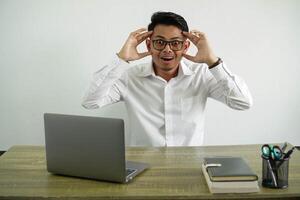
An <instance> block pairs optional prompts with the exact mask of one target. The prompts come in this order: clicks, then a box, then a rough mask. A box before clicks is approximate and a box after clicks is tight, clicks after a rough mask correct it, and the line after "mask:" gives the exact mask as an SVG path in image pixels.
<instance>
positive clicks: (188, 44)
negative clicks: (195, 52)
mask: <svg viewBox="0 0 300 200" xmlns="http://www.w3.org/2000/svg"><path fill="white" fill-rule="evenodd" d="M190 45H191V42H190V41H189V40H186V41H185V42H184V44H183V53H186V52H187V51H188V49H189V47H190Z"/></svg>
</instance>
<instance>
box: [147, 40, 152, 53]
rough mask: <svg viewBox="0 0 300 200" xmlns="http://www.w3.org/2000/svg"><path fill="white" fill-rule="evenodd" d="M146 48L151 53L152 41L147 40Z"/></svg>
mask: <svg viewBox="0 0 300 200" xmlns="http://www.w3.org/2000/svg"><path fill="white" fill-rule="evenodd" d="M146 46H147V49H148V51H150V50H151V41H150V39H146Z"/></svg>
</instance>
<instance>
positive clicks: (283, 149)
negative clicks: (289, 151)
mask: <svg viewBox="0 0 300 200" xmlns="http://www.w3.org/2000/svg"><path fill="white" fill-rule="evenodd" d="M286 147H287V142H285V143H283V146H282V147H281V151H282V153H284V151H285V149H286Z"/></svg>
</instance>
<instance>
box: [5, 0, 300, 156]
mask: <svg viewBox="0 0 300 200" xmlns="http://www.w3.org/2000/svg"><path fill="white" fill-rule="evenodd" d="M159 10H161V11H173V12H177V13H178V14H181V15H182V16H184V17H185V19H186V20H187V21H188V23H189V26H190V28H191V29H198V30H200V31H203V32H205V33H206V34H207V36H208V38H209V41H210V43H211V45H212V47H213V49H214V51H215V53H216V54H217V55H218V56H220V57H222V58H223V60H224V61H225V62H226V63H227V65H228V67H229V68H230V70H231V71H232V72H234V73H235V74H238V75H239V76H241V77H242V78H244V79H245V81H246V83H247V84H248V86H249V88H250V91H251V92H252V95H253V98H254V105H253V107H252V108H251V109H250V110H248V111H235V110H231V109H230V108H228V107H226V106H224V105H223V104H221V103H219V102H216V101H214V100H209V101H208V104H207V109H206V129H205V131H206V134H205V145H219V144H253V143H266V142H283V141H288V142H291V143H292V144H300V133H299V131H300V120H299V118H300V107H299V105H298V104H299V102H300V89H299V85H300V84H299V83H300V72H299V70H298V69H299V63H300V56H299V52H300V39H299V36H300V26H299V19H300V12H299V10H300V1H297V0H295V1H291V0H282V1H276V0H274V1H271V0H269V1H264V0H259V1H255V0H249V1H246V0H245V1H239V0H235V1H233V0H228V1H225V0H224V1H216V0H207V1H203V0H202V1H201V0H197V1H196V0H184V1H183V0H165V1H161V0H157V1H156V0H151V1H141V0H131V1H129V0H126V1H125V0H120V1H116V0H110V1H103V0H101V1H100V0H99V1H96V0H93V1H92V0H23V1H22V0H0V150H6V149H8V148H9V147H10V146H12V145H16V144H38V145H44V130H43V128H44V126H43V113H45V112H55V113H65V114H76V115H92V116H109V117H119V118H124V119H125V121H127V114H126V109H125V107H124V105H123V103H118V104H116V105H112V106H108V107H105V108H103V109H100V110H93V111H90V110H85V109H84V108H82V107H81V99H82V96H83V95H84V93H85V90H86V89H87V87H88V85H89V82H90V79H91V76H92V73H93V72H94V71H96V70H97V69H98V68H99V67H101V66H103V65H104V64H106V63H107V62H109V61H110V58H111V57H112V56H113V55H114V54H115V53H116V52H118V51H119V49H120V48H121V46H122V45H123V43H124V41H125V40H126V38H127V36H128V34H129V33H130V32H131V31H134V30H136V29H138V28H140V27H146V26H147V25H148V24H149V22H150V17H151V15H152V13H153V12H155V11H159ZM140 49H144V44H143V45H141V47H140ZM191 52H194V51H193V49H192V50H191ZM147 59H148V60H149V58H147ZM147 59H146V60H147ZM143 61H145V60H143ZM141 62H142V61H141ZM127 128H128V127H127Z"/></svg>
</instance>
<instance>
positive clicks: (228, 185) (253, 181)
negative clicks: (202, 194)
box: [202, 157, 259, 193]
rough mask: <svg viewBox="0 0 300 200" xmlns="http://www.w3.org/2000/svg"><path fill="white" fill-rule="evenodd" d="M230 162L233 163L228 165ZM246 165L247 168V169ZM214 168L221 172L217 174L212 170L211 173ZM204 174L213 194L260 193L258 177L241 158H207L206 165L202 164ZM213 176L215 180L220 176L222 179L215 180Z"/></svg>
mask: <svg viewBox="0 0 300 200" xmlns="http://www.w3.org/2000/svg"><path fill="white" fill-rule="evenodd" d="M230 160H231V161H232V162H230V163H228V161H230ZM241 163H243V164H241ZM222 164H223V165H222ZM228 165H229V166H230V167H229V166H228ZM245 165H246V166H247V167H245ZM241 166H242V167H241ZM222 167H223V169H222ZM213 168H214V169H216V168H219V170H218V171H217V172H215V171H214V170H212V172H210V173H209V170H211V169H213ZM240 168H242V169H240ZM220 171H221V172H220ZM202 172H203V175H204V177H205V180H206V183H207V186H208V188H209V191H210V192H211V193H253V192H259V186H258V177H257V175H256V174H254V173H253V171H252V170H251V168H250V167H249V166H248V165H247V163H246V162H245V161H244V160H243V159H242V158H240V157H212V158H205V159H204V163H203V164H202ZM226 173H228V174H226ZM211 175H213V176H214V177H215V178H216V175H220V176H219V177H222V178H217V179H214V178H212V177H211ZM245 177H247V178H245ZM214 180H217V181H214Z"/></svg>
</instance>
